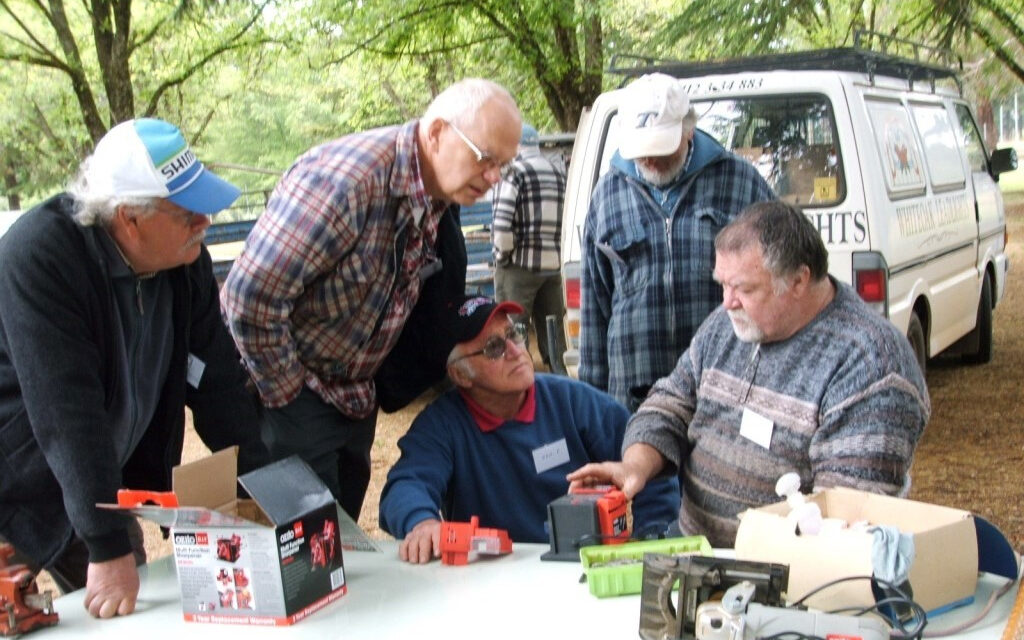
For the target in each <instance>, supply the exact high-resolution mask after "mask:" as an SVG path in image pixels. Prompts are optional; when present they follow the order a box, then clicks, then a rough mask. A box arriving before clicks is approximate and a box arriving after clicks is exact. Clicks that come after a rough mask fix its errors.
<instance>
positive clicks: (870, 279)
mask: <svg viewBox="0 0 1024 640" xmlns="http://www.w3.org/2000/svg"><path fill="white" fill-rule="evenodd" d="M857 294H858V295H859V296H860V297H861V298H863V299H864V302H883V301H884V300H885V272H884V271H882V270H881V269H872V270H871V271H858V272H857Z"/></svg>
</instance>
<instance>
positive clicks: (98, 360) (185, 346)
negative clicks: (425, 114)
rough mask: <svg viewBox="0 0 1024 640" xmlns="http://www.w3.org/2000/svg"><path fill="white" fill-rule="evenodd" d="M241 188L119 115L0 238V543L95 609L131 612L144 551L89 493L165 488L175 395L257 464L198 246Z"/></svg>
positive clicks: (249, 402) (174, 450)
mask: <svg viewBox="0 0 1024 640" xmlns="http://www.w3.org/2000/svg"><path fill="white" fill-rule="evenodd" d="M238 194H239V191H238V188H237V187H235V186H234V185H232V184H230V183H228V182H226V181H224V180H222V179H221V178H219V177H217V176H215V175H214V174H213V173H211V172H210V171H208V170H206V169H205V167H204V166H203V164H202V163H201V162H199V160H197V159H196V157H195V155H194V154H193V153H192V151H191V149H190V148H189V146H188V144H187V143H186V142H185V138H184V137H183V136H182V134H181V131H179V130H178V128H177V127H175V126H174V125H171V124H169V123H167V122H164V121H162V120H156V119H148V118H147V119H138V120H132V121H128V122H124V123H121V124H119V125H117V126H116V127H114V128H113V129H111V130H110V131H109V132H108V133H107V134H106V135H105V136H104V137H103V139H101V140H100V142H99V143H98V144H97V146H96V149H95V151H94V152H93V154H92V155H91V156H90V157H89V158H87V159H86V160H85V161H84V162H83V163H82V166H81V169H80V172H79V176H78V178H77V180H76V181H75V182H74V184H73V185H72V186H71V187H70V188H69V190H68V192H67V193H61V194H59V195H56V196H54V197H52V198H50V199H49V200H46V201H45V202H42V203H41V204H39V205H37V206H36V207H34V208H33V209H31V210H30V211H28V212H27V213H26V214H25V215H24V216H22V217H21V218H20V219H19V220H18V221H17V222H16V223H15V224H14V225H13V226H12V227H11V228H10V230H8V232H7V233H6V234H5V235H4V236H3V237H2V238H0V263H2V264H3V265H4V267H3V269H2V270H0V478H3V481H2V482H0V540H6V541H7V542H9V543H11V544H12V545H13V546H14V548H15V550H16V555H15V560H16V561H17V562H23V563H26V564H28V565H29V567H31V568H32V569H34V570H38V569H42V568H45V569H47V570H48V571H49V572H50V574H51V575H52V576H53V578H54V579H55V581H56V582H57V584H58V586H59V587H60V588H61V589H62V590H64V591H67V590H72V589H78V588H81V587H85V588H86V594H85V606H86V608H87V609H88V610H89V612H90V613H91V614H92V615H94V616H99V617H104V618H106V617H111V616H114V615H126V614H128V613H131V612H132V611H133V610H134V608H135V599H136V596H137V594H138V590H139V578H138V573H137V571H136V562H137V561H144V559H145V552H144V550H143V545H142V536H141V530H140V529H139V527H138V524H137V523H136V522H135V521H134V519H132V518H131V517H129V516H124V515H121V514H118V513H115V512H111V511H105V510H101V509H98V508H97V507H96V504H97V503H110V502H116V497H117V490H118V489H119V488H121V487H130V488H135V489H151V490H169V489H170V485H171V468H172V466H173V465H174V464H176V463H177V462H179V460H180V457H181V449H182V442H183V438H184V427H185V411H184V409H185V407H186V405H187V406H188V407H189V408H190V409H191V410H192V414H193V423H194V425H195V427H196V430H197V432H198V433H199V435H200V437H201V438H202V439H203V441H204V443H205V444H206V445H207V446H209V447H210V449H212V450H218V449H221V448H224V447H228V446H231V445H235V444H237V445H240V447H241V453H240V459H239V466H240V467H241V468H242V469H243V470H245V469H251V468H255V467H258V466H261V465H263V464H265V463H266V462H267V461H268V459H269V458H268V454H267V451H266V449H265V447H264V446H263V444H262V442H261V441H260V439H259V431H258V429H257V428H256V426H255V425H256V424H257V420H258V404H257V403H256V401H255V398H254V396H252V395H251V394H250V393H249V392H248V391H247V390H246V382H247V377H246V374H245V372H244V370H243V369H242V368H241V364H240V361H239V358H238V354H237V352H236V351H235V348H234V344H233V342H232V340H231V337H230V336H229V335H228V333H227V331H226V329H225V327H224V325H223V323H222V320H221V317H220V307H219V305H218V295H217V283H216V280H215V279H214V276H213V269H212V264H211V261H210V255H209V253H208V252H207V251H206V249H205V247H204V246H203V244H202V241H203V237H204V235H205V233H206V229H207V227H209V226H210V215H212V214H214V213H216V212H217V211H219V210H221V209H223V208H224V207H227V206H228V205H230V204H231V203H232V202H233V201H234V200H235V199H236V198H237V197H238Z"/></svg>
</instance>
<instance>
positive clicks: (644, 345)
mask: <svg viewBox="0 0 1024 640" xmlns="http://www.w3.org/2000/svg"><path fill="white" fill-rule="evenodd" d="M696 124H697V116H696V114H695V113H694V110H693V109H691V108H690V101H689V98H688V97H687V95H686V92H685V91H684V89H683V87H682V84H681V83H680V82H679V80H677V79H675V78H673V77H671V76H667V75H665V74H650V75H645V76H643V77H641V78H639V79H637V80H635V81H633V82H632V83H631V84H630V85H629V86H628V87H626V89H625V91H624V92H623V98H622V103H621V104H620V106H619V131H620V133H619V140H620V146H619V150H618V151H617V152H616V153H615V155H614V156H613V157H612V160H611V167H610V168H609V170H608V172H607V173H605V175H604V176H602V177H601V180H600V181H599V182H598V183H597V186H596V187H595V188H594V195H593V196H592V197H591V200H590V210H589V211H588V212H587V220H586V223H585V224H584V229H583V246H582V250H583V260H582V262H583V265H582V270H581V271H582V274H581V283H580V284H581V287H580V289H581V290H580V293H581V296H582V299H581V304H580V320H581V326H580V368H579V376H580V379H581V380H583V381H585V382H589V383H590V384H592V385H594V386H595V387H597V388H598V389H603V390H605V391H607V392H608V393H609V394H611V396H612V397H613V398H615V399H616V400H618V401H619V402H621V403H623V404H625V405H626V406H627V407H629V408H630V409H632V410H635V409H636V408H637V406H639V404H640V401H641V400H643V399H644V396H646V395H647V390H648V389H649V388H650V387H651V385H653V384H654V382H655V381H657V380H658V379H659V378H662V377H664V376H667V375H668V374H669V373H671V371H672V369H673V368H674V367H675V363H676V359H677V358H679V356H680V355H681V354H682V353H683V351H685V350H686V348H687V346H689V344H690V338H691V337H693V334H694V332H695V331H696V330H697V327H698V326H700V323H701V322H702V321H703V320H704V318H706V317H707V316H708V314H709V313H711V311H712V310H713V309H714V308H715V307H717V306H718V304H719V302H720V301H721V299H722V288H721V287H720V286H719V285H718V284H716V283H715V281H714V280H713V279H712V278H711V270H712V268H713V267H714V240H715V234H717V233H718V232H719V231H720V230H721V229H722V228H723V227H725V225H726V224H728V223H729V221H731V220H732V219H733V218H734V217H735V216H736V215H738V214H739V212H740V211H741V210H742V209H743V208H744V207H746V206H747V205H749V204H751V203H754V202H758V201H761V200H773V199H775V196H774V194H773V193H772V190H771V188H770V187H769V186H768V184H767V183H766V182H765V181H764V179H763V178H762V177H761V175H760V174H759V173H758V172H757V169H755V168H754V166H753V165H751V164H750V163H749V162H747V161H746V160H744V159H742V158H740V157H738V156H736V155H733V154H732V153H730V152H729V151H726V150H725V149H724V148H723V147H722V145H720V144H718V142H717V141H716V140H715V139H714V138H712V137H711V136H709V135H708V134H706V133H704V132H703V131H700V130H698V129H697V128H696Z"/></svg>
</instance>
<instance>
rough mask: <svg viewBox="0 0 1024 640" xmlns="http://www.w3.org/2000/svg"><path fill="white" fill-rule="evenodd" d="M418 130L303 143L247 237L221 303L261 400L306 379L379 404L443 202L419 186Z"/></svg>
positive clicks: (344, 407) (346, 397)
mask: <svg viewBox="0 0 1024 640" xmlns="http://www.w3.org/2000/svg"><path fill="white" fill-rule="evenodd" d="M416 131H417V121H411V122H408V123H406V124H404V125H402V126H394V127H385V128H381V129H375V130H372V131H367V132H363V133H356V134H352V135H348V136H345V137H342V138H339V139H337V140H334V141H331V142H328V143H326V144H323V145H321V146H318V147H314V148H313V149H311V150H309V151H308V152H306V153H305V154H304V155H302V156H301V157H300V158H299V159H298V160H297V161H296V162H295V164H294V165H292V167H291V168H290V169H289V170H288V172H287V173H286V174H285V175H284V177H282V178H281V181H280V182H279V183H278V185H277V187H276V188H275V189H274V193H273V194H272V195H271V198H270V201H269V202H268V203H267V209H266V211H265V212H264V213H263V215H261V216H260V218H259V220H258V221H257V222H256V225H255V226H254V227H253V230H252V232H251V233H250V234H249V238H248V239H247V240H246V246H245V250H244V251H243V252H242V255H241V256H240V257H239V258H238V259H237V260H236V261H235V263H234V265H233V267H232V268H231V272H230V273H229V274H228V277H227V280H226V281H225V283H224V288H223V290H222V291H221V307H222V309H223V313H224V319H225V321H226V322H227V324H228V328H229V329H230V331H231V334H232V335H233V336H234V338H235V343H236V344H237V345H238V349H239V351H240V352H241V355H242V360H243V362H244V363H245V365H246V367H247V368H248V369H249V373H250V375H251V376H252V379H253V381H254V382H255V383H256V386H257V387H258V388H259V391H260V395H261V396H262V398H263V402H264V404H265V405H266V406H268V407H280V406H283V405H286V404H288V403H289V402H291V401H292V400H294V399H295V397H296V396H297V395H298V394H299V392H300V391H301V390H302V387H303V385H308V386H309V387H310V388H311V389H313V391H315V392H316V393H317V394H319V395H320V396H321V397H322V398H323V399H324V400H325V401H326V402H330V403H331V404H332V405H334V406H335V407H337V408H338V410H339V411H341V412H342V413H343V414H345V415H347V416H350V417H354V418H360V417H365V416H367V415H369V414H370V413H371V412H372V411H373V409H374V407H375V406H376V393H375V389H374V384H373V375H374V373H376V371H377V369H378V368H379V367H380V364H381V362H382V361H383V360H384V357H385V356H386V355H387V354H388V352H389V351H391V349H392V347H394V345H395V342H396V341H397V340H398V336H399V334H400V333H401V331H402V327H403V326H404V324H405V321H406V319H407V318H408V317H409V313H410V312H411V311H412V308H413V306H414V305H415V304H416V300H417V298H418V297H419V294H420V277H419V272H420V269H421V268H423V267H424V266H425V265H427V264H429V263H431V262H433V261H434V260H435V256H434V244H435V242H436V240H437V223H438V220H439V219H440V217H441V214H442V213H443V212H444V208H445V206H446V203H443V202H431V200H430V197H429V196H428V195H427V193H426V190H425V188H424V186H423V180H422V176H421V174H420V168H419V159H418V156H417V151H416Z"/></svg>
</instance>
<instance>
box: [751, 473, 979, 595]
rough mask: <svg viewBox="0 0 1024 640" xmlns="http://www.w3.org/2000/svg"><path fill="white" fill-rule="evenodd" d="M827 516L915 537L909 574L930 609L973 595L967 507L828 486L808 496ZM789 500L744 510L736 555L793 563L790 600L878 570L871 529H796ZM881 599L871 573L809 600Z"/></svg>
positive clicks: (974, 553) (974, 548)
mask: <svg viewBox="0 0 1024 640" xmlns="http://www.w3.org/2000/svg"><path fill="white" fill-rule="evenodd" d="M808 500H809V501H813V502H816V503H817V504H818V506H819V507H820V508H821V513H822V516H823V517H825V518H841V519H843V520H846V521H847V522H857V521H861V520H866V521H867V522H868V523H869V524H875V525H893V526H896V527H898V528H899V530H900V531H901V532H902V533H906V534H911V535H912V536H913V540H914V550H915V555H914V560H913V563H912V564H911V566H910V572H909V581H910V586H911V588H912V590H913V598H914V600H915V601H917V603H918V604H920V605H921V606H922V607H923V608H924V609H925V611H928V612H930V613H934V612H938V611H940V610H943V609H945V608H948V607H952V606H957V605H960V604H966V603H968V602H971V600H972V599H973V596H974V591H975V588H976V587H977V579H978V570H979V557H978V556H979V553H978V538H977V536H976V533H975V522H974V519H973V517H972V515H971V514H970V513H969V512H967V511H961V510H959V509H951V508H949V507H941V506H936V505H932V504H926V503H923V502H915V501H913V500H903V499H900V498H893V497H890V496H883V495H877V494H872V493H866V492H863V491H857V490H854V489H845V488H837V489H826V490H822V491H818V492H816V493H813V494H811V495H810V496H808ZM789 511H790V507H789V505H788V504H786V503H785V502H781V503H778V504H773V505H769V506H766V507H762V508H760V509H749V510H747V511H745V512H744V513H742V514H741V515H740V527H739V531H738V532H737V534H736V557H737V558H739V559H744V560H759V561H763V562H778V563H784V564H788V565H789V590H788V593H787V595H788V599H789V601H791V602H792V601H794V600H796V599H798V598H801V597H803V596H804V595H805V594H806V593H808V592H810V591H811V590H812V589H814V588H816V587H819V586H821V585H823V584H825V583H827V582H829V581H832V580H835V579H836V578H841V577H845V576H870V575H871V574H872V544H873V534H871V533H868V532H864V531H856V530H848V529H843V530H839V531H835V532H830V533H822V534H819V535H803V536H801V535H797V533H796V531H795V525H794V523H793V521H792V520H789V519H787V517H786V516H787V514H788V513H789ZM874 602H875V597H874V595H873V594H872V590H871V584H870V581H868V580H856V581H849V582H844V583H841V584H839V585H836V586H834V587H830V588H828V589H826V590H824V591H821V592H819V593H818V594H816V595H815V596H812V597H811V598H809V599H808V600H807V601H806V604H807V605H808V606H811V607H814V608H818V609H825V610H829V609H837V608H840V607H847V606H867V605H871V604H873V603H874Z"/></svg>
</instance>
